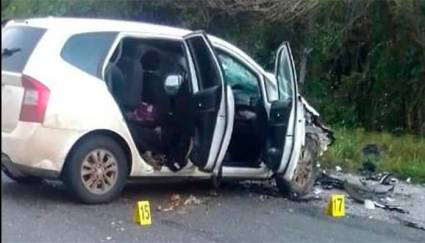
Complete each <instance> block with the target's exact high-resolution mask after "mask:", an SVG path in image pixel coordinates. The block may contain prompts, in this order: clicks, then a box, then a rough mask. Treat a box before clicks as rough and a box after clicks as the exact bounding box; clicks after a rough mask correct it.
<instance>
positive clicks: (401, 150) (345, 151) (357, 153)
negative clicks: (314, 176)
mask: <svg viewBox="0 0 425 243" xmlns="http://www.w3.org/2000/svg"><path fill="white" fill-rule="evenodd" d="M334 131H335V137H336V141H335V143H334V144H333V145H332V146H331V147H330V148H329V150H328V151H326V153H325V154H324V155H323V157H322V158H321V165H322V167H324V168H335V166H337V165H339V166H341V167H342V168H343V169H345V170H347V171H351V172H355V171H358V169H360V168H361V167H362V163H363V161H364V159H363V156H362V152H361V150H362V148H363V147H364V146H365V145H367V144H376V145H378V146H379V147H380V148H381V150H382V152H383V156H382V157H381V159H380V160H379V161H378V162H376V165H377V170H378V171H389V172H393V173H394V174H396V175H397V176H398V177H399V178H400V179H406V178H409V177H410V178H411V179H412V181H413V182H419V183H424V182H425V138H423V137H422V138H421V137H418V136H414V135H407V134H405V135H400V136H398V135H393V134H390V133H385V132H382V133H378V132H367V131H365V130H364V129H345V128H338V129H335V130H334Z"/></svg>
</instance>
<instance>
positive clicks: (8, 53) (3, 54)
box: [1, 48, 21, 57]
mask: <svg viewBox="0 0 425 243" xmlns="http://www.w3.org/2000/svg"><path fill="white" fill-rule="evenodd" d="M18 51H21V48H10V49H9V48H3V49H2V50H1V57H10V56H12V55H13V54H14V53H15V52H18Z"/></svg>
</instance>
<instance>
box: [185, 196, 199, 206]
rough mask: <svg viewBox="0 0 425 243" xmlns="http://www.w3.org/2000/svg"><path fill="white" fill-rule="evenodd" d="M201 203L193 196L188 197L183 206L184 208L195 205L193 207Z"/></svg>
mask: <svg viewBox="0 0 425 243" xmlns="http://www.w3.org/2000/svg"><path fill="white" fill-rule="evenodd" d="M201 203H202V201H201V200H200V199H198V198H197V197H195V196H193V195H190V196H189V197H188V198H187V199H186V200H185V201H184V203H183V204H184V205H185V206H187V205H192V204H195V205H198V204H201Z"/></svg>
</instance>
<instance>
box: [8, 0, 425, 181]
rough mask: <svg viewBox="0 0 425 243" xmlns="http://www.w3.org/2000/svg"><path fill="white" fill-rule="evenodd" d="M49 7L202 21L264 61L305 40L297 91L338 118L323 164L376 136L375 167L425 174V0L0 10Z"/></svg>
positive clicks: (215, 1)
mask: <svg viewBox="0 0 425 243" xmlns="http://www.w3.org/2000/svg"><path fill="white" fill-rule="evenodd" d="M47 15H52V16H77V17H103V18H116V19H117V18H119V19H131V20H136V21H140V20H142V21H147V22H155V23H160V24H167V25H174V26H180V27H186V28H191V29H204V30H206V31H208V32H210V33H212V34H214V35H217V36H219V37H223V38H225V39H227V40H230V41H231V42H233V43H235V44H236V45H238V46H239V47H241V48H242V49H243V50H244V51H246V52H247V53H249V54H250V55H251V56H253V57H254V59H256V60H257V61H258V62H259V63H260V64H262V65H264V66H265V67H266V68H269V69H272V67H273V62H274V54H275V50H276V48H277V47H278V46H279V45H280V44H281V42H282V41H283V40H288V41H290V43H291V46H292V48H293V53H294V55H295V59H296V61H297V63H299V60H300V57H301V56H302V50H303V49H305V48H307V49H311V53H310V55H309V57H308V63H307V67H308V70H307V78H306V81H305V83H304V84H302V85H300V86H301V89H302V93H303V95H304V96H305V97H306V98H307V99H308V100H309V102H310V103H311V104H312V105H313V106H314V107H316V108H317V109H318V110H319V112H320V113H321V116H322V118H323V119H324V120H325V122H327V124H329V125H331V127H344V129H337V130H336V136H337V141H336V143H335V144H334V145H333V147H331V149H330V151H329V153H327V154H326V156H325V158H324V160H325V161H326V164H327V165H335V164H339V165H341V166H343V167H346V168H348V169H357V168H358V167H359V165H360V164H361V160H360V152H359V151H360V150H361V148H362V146H363V145H365V144H372V143H375V144H377V145H379V146H381V147H382V148H383V150H384V152H385V156H384V160H383V162H382V164H381V165H380V167H379V169H381V170H390V171H394V172H396V173H398V174H399V175H400V176H403V177H412V178H415V179H416V180H418V181H425V174H424V173H425V142H424V138H423V137H424V135H425V0H375V1H373V0H285V1H269V2H266V1H257V0H246V1H239V0H204V1H195V0H193V1H187V0H162V1H148V0H115V1H112V0H72V1H71V0H31V1H29V0H7V1H6V0H4V1H2V20H3V19H5V18H27V17H34V16H47ZM358 128H363V129H358ZM378 132H380V133H378ZM400 134H403V135H400ZM409 134H412V135H409Z"/></svg>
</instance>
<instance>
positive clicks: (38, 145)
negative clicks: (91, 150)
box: [1, 122, 81, 178]
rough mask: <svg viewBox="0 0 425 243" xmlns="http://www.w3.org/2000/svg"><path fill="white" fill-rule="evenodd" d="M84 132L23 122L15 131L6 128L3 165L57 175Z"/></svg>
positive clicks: (53, 176) (42, 175)
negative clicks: (8, 130) (7, 130)
mask: <svg viewBox="0 0 425 243" xmlns="http://www.w3.org/2000/svg"><path fill="white" fill-rule="evenodd" d="M80 136H81V132H78V131H72V130H66V129H52V128H46V127H43V126H42V125H41V124H36V123H26V122H19V123H18V125H17V127H16V128H15V129H14V130H13V131H12V132H10V133H9V132H3V131H2V137H1V140H2V148H1V151H2V166H3V167H5V168H7V169H8V170H9V171H12V170H14V171H15V172H16V173H21V174H24V175H34V176H40V177H43V178H57V177H58V176H59V175H60V173H61V171H62V167H63V164H64V162H65V158H66V156H67V154H68V152H69V150H70V149H71V147H72V145H73V144H74V143H75V141H77V139H78V138H79V137H80Z"/></svg>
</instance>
